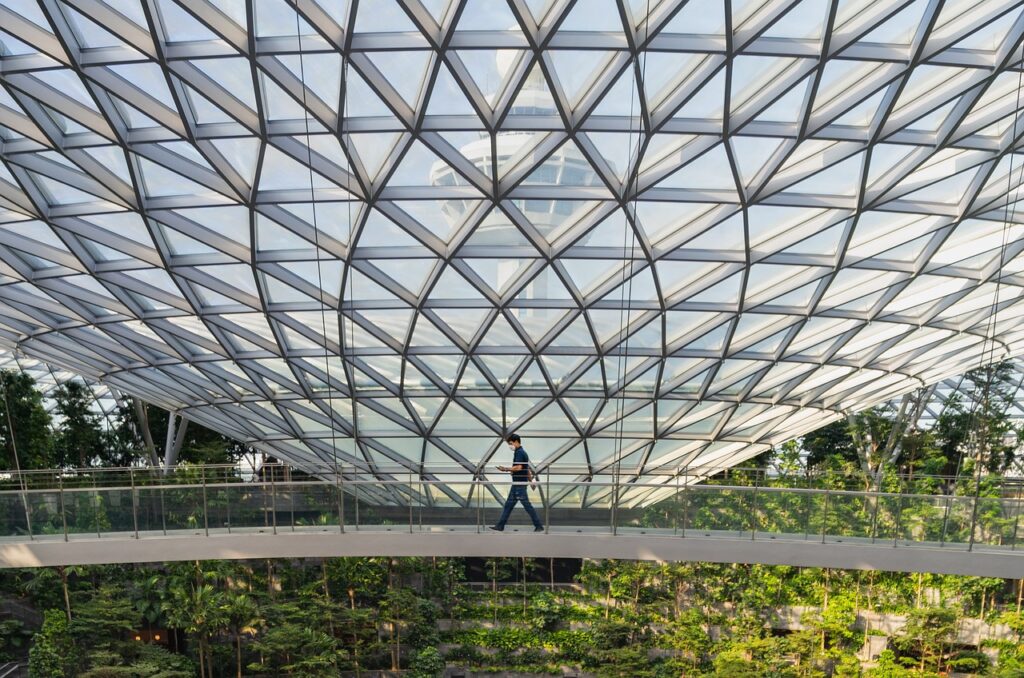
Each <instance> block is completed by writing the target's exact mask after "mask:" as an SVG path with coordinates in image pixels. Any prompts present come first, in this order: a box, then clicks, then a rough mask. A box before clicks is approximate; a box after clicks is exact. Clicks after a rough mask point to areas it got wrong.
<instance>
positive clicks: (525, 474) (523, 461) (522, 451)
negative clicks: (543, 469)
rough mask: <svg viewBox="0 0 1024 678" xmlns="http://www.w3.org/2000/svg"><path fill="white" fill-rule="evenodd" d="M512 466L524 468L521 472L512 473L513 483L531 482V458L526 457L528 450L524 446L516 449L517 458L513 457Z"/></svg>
mask: <svg viewBox="0 0 1024 678" xmlns="http://www.w3.org/2000/svg"><path fill="white" fill-rule="evenodd" d="M512 466H522V467H523V470H521V471H512V482H514V483H525V482H527V481H529V480H530V471H529V468H530V458H529V457H528V456H526V448H524V447H523V446H522V445H520V446H519V447H517V448H516V453H515V456H513V457H512Z"/></svg>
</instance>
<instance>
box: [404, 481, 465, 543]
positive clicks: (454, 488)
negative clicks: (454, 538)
mask: <svg viewBox="0 0 1024 678" xmlns="http://www.w3.org/2000/svg"><path fill="white" fill-rule="evenodd" d="M413 487H414V492H413V504H412V509H413V512H412V517H411V519H410V521H411V524H412V529H413V530H414V531H444V530H452V531H466V530H471V531H474V532H475V531H476V530H477V527H478V526H480V525H482V519H483V516H482V511H480V510H479V509H478V506H477V503H478V502H477V499H478V494H477V493H478V492H480V491H482V490H483V486H482V485H475V484H473V483H450V482H442V481H436V480H433V481H431V480H422V481H419V480H417V481H413Z"/></svg>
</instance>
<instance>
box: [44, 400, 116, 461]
mask: <svg viewBox="0 0 1024 678" xmlns="http://www.w3.org/2000/svg"><path fill="white" fill-rule="evenodd" d="M53 399H54V402H55V403H56V405H55V407H54V411H55V412H56V413H57V415H58V416H59V421H60V423H59V424H58V426H57V431H56V436H55V438H54V450H55V454H56V460H57V462H58V465H60V466H78V467H85V466H89V465H91V464H92V463H94V462H95V461H96V460H97V459H99V458H100V457H101V456H102V454H103V443H104V440H103V431H102V428H101V427H100V417H99V415H98V414H96V413H95V412H93V411H92V404H93V400H94V399H93V395H92V392H91V391H90V390H89V387H88V386H87V385H86V384H85V383H83V382H80V381H69V382H65V383H64V384H61V385H60V386H58V387H57V388H56V390H55V391H54V393H53Z"/></svg>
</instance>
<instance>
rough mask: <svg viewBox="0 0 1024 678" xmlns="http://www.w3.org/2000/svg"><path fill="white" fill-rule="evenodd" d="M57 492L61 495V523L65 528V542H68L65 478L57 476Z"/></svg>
mask: <svg viewBox="0 0 1024 678" xmlns="http://www.w3.org/2000/svg"><path fill="white" fill-rule="evenodd" d="M57 492H58V493H59V495H60V522H61V525H62V526H63V527H64V541H67V540H68V512H67V508H66V507H65V505H64V477H63V476H62V475H61V474H59V473H58V474H57Z"/></svg>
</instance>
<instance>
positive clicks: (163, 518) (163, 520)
mask: <svg viewBox="0 0 1024 678" xmlns="http://www.w3.org/2000/svg"><path fill="white" fill-rule="evenodd" d="M158 482H159V484H160V525H161V526H162V527H163V530H164V536H165V537H166V536H167V503H166V502H165V501H164V481H163V479H159V480H158Z"/></svg>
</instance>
